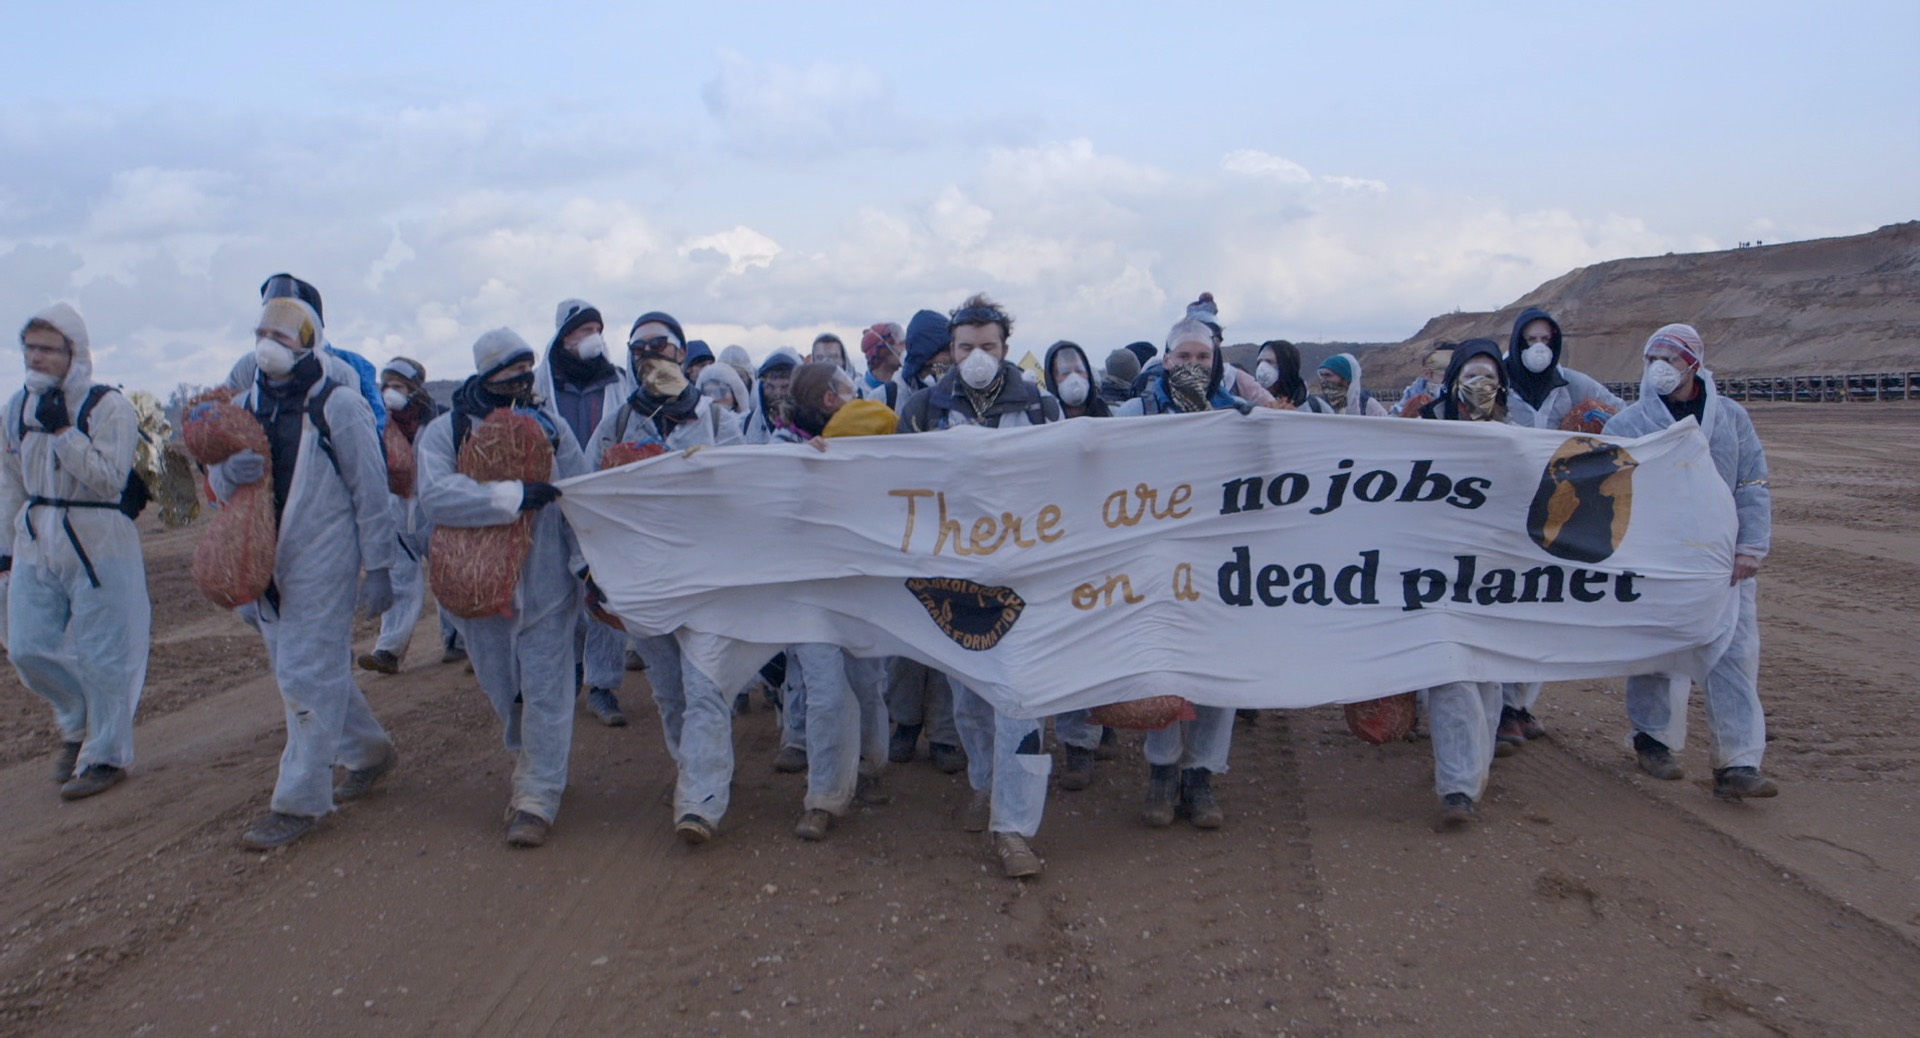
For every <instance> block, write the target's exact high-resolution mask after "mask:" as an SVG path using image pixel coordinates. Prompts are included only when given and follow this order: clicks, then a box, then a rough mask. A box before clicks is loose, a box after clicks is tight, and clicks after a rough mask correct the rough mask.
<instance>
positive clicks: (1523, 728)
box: [1514, 709, 1547, 740]
mask: <svg viewBox="0 0 1920 1038" xmlns="http://www.w3.org/2000/svg"><path fill="white" fill-rule="evenodd" d="M1514 715H1515V716H1516V717H1518V718H1519V719H1520V734H1521V735H1524V736H1526V737H1527V738H1528V739H1529V740H1532V739H1544V738H1546V737H1547V726H1546V725H1544V724H1541V723H1540V719H1539V718H1538V717H1535V716H1533V711H1531V710H1526V709H1521V710H1515V711H1514Z"/></svg>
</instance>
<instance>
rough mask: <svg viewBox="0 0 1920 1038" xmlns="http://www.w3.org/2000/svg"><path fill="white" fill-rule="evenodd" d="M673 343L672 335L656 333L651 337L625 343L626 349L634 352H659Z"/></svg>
mask: <svg viewBox="0 0 1920 1038" xmlns="http://www.w3.org/2000/svg"><path fill="white" fill-rule="evenodd" d="M672 345H674V342H673V336H671V335H656V336H654V337H653V338H651V339H635V340H633V341H632V342H629V343H627V349H630V350H632V351H634V352H635V353H660V352H663V351H665V350H666V349H667V348H668V347H671V346H672Z"/></svg>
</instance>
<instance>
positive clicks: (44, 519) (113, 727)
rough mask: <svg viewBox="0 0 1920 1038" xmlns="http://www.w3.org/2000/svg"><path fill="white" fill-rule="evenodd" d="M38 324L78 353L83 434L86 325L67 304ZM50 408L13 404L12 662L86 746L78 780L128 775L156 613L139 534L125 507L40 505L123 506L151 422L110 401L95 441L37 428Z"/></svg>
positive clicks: (0, 469) (0, 479)
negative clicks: (103, 773)
mask: <svg viewBox="0 0 1920 1038" xmlns="http://www.w3.org/2000/svg"><path fill="white" fill-rule="evenodd" d="M34 316H35V317H36V318H38V319H41V320H44V321H47V322H48V323H50V324H52V325H53V326H54V327H55V328H58V329H59V330H60V333H61V334H62V335H65V336H66V337H67V339H68V340H69V341H70V342H72V344H73V363H72V366H71V367H69V368H68V369H67V374H66V377H65V378H64V379H63V380H62V381H61V383H60V389H61V391H62V392H63V393H64V395H65V399H66V405H67V413H68V421H69V422H72V423H77V422H78V421H79V417H80V408H81V405H82V404H83V403H84V402H85V400H86V399H87V393H88V390H89V389H90V388H91V387H92V385H93V352H92V350H91V348H90V346H89V343H88V339H87V326H86V324H85V322H84V321H82V320H81V318H80V315H79V313H77V312H75V310H74V309H73V307H71V306H68V305H67V304H65V303H58V304H55V305H53V306H51V307H48V308H47V309H45V310H42V311H40V312H39V313H37V314H35V315H34ZM39 406H40V394H39V393H35V392H32V391H31V390H29V389H22V390H21V391H20V392H18V393H15V394H14V395H13V399H12V400H11V401H10V402H9V403H8V406H7V410H6V431H5V434H4V438H5V444H6V451H5V454H4V455H0V515H5V516H6V517H8V518H9V519H11V520H12V524H13V537H12V542H11V543H12V547H11V548H9V549H8V551H9V552H10V554H12V556H13V572H12V577H11V584H12V587H11V592H10V594H9V595H8V596H7V602H6V612H7V628H8V639H9V640H8V644H7V649H8V655H9V656H10V657H11V658H12V659H13V665H14V667H15V669H17V670H18V671H19V672H20V680H21V682H22V683H24V684H25V685H26V686H27V687H28V688H29V689H31V690H32V691H33V692H34V693H35V694H37V695H39V696H40V697H41V698H43V699H45V700H46V701H47V702H48V703H50V704H52V705H53V712H54V718H55V720H56V721H57V722H58V723H59V726H60V736H61V738H62V739H63V740H65V741H67V742H70V743H72V742H77V743H80V744H81V747H80V760H79V767H78V770H80V771H84V770H85V769H86V768H88V767H90V766H92V765H95V764H105V765H111V766H113V767H116V768H126V767H128V766H129V765H131V764H132V763H133V715H134V711H135V710H136V709H137V708H138V707H139V704H140V690H141V688H142V686H144V685H145V684H146V678H147V648H148V642H149V638H150V632H151V623H152V610H153V606H152V600H151V599H149V598H148V597H147V571H146V562H145V560H144V559H143V557H142V556H141V552H140V533H139V531H138V530H136V529H135V528H134V524H133V520H131V519H128V518H127V517H126V516H125V515H124V514H122V513H121V512H120V511H119V509H118V508H117V507H74V506H62V505H58V504H33V503H30V502H33V501H43V502H54V501H69V502H79V501H86V502H104V503H106V504H108V505H109V506H117V505H118V504H119V501H120V492H121V490H122V489H123V488H124V487H125V485H126V482H127V474H128V473H129V472H130V471H132V469H133V461H134V446H135V444H136V443H137V441H138V440H139V437H140V420H139V417H138V416H137V415H136V414H135V412H134V409H133V405H132V404H131V403H129V402H128V401H127V398H126V397H124V396H122V395H120V394H119V393H117V392H114V393H107V394H105V395H104V396H102V397H101V398H100V400H99V402H98V403H97V404H95V405H94V407H93V409H92V412H91V414H90V415H89V416H88V419H87V428H88V431H87V432H86V433H82V432H81V431H80V429H79V426H78V425H77V424H70V425H69V426H68V427H67V428H66V429H65V430H63V431H62V432H60V433H59V434H58V435H50V434H48V433H47V432H46V431H45V430H43V429H42V428H41V427H40V425H39V423H38V421H37V420H36V419H35V418H34V412H35V411H36V410H37V409H38V407H39ZM23 422H24V426H25V430H26V431H25V434H24V435H22V432H21V429H22V424H23ZM76 549H77V550H76ZM81 551H84V552H85V561H83V560H82V556H81V555H80V552H81ZM89 566H91V569H92V573H91V574H89V573H88V568H89Z"/></svg>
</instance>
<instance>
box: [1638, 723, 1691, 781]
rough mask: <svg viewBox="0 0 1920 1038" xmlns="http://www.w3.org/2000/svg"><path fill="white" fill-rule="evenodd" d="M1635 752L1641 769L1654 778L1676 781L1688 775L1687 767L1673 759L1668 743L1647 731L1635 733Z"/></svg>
mask: <svg viewBox="0 0 1920 1038" xmlns="http://www.w3.org/2000/svg"><path fill="white" fill-rule="evenodd" d="M1633 752H1634V754H1635V756H1637V757H1638V758H1639V759H1640V770H1641V771H1644V772H1646V773H1647V774H1649V775H1652V776H1653V777H1654V778H1657V779H1662V780H1664V781H1667V782H1675V781H1678V780H1680V779H1683V778H1686V777H1687V772H1686V769H1685V768H1682V767H1681V766H1680V762H1679V761H1676V760H1674V759H1673V751H1672V750H1669V749H1667V744H1666V743H1663V742H1661V741H1660V740H1658V739H1656V738H1654V737H1653V736H1651V735H1648V734H1647V733H1645V732H1635V733H1633Z"/></svg>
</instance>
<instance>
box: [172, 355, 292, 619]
mask: <svg viewBox="0 0 1920 1038" xmlns="http://www.w3.org/2000/svg"><path fill="white" fill-rule="evenodd" d="M232 395H233V394H232V393H231V392H230V391H228V390H225V389H219V390H215V391H213V392H211V393H207V394H205V395H203V396H200V397H196V398H194V400H192V401H190V402H189V403H188V405H187V416H186V422H185V428H184V429H182V430H181V434H180V435H181V438H182V439H183V440H184V441H185V442H186V445H187V453H189V454H192V455H193V457H194V460H196V461H198V462H200V463H201V464H203V465H217V464H219V463H221V462H223V461H226V460H227V459H228V458H231V457H233V456H234V455H235V454H238V453H240V452H241V451H253V452H254V453H256V454H259V455H260V456H261V457H264V458H266V459H267V475H266V477H265V478H263V479H261V480H260V482H258V483H251V484H248V485H247V486H244V487H240V488H238V489H236V490H235V491H234V492H233V496H232V497H230V498H228V499H227V502H226V505H225V506H224V507H222V508H221V509H220V511H219V513H218V514H216V515H215V516H214V517H213V522H212V523H210V524H208V526H207V532H206V533H203V534H201V535H200V543H199V544H196V545H194V548H193V583H194V585H195V586H196V587H198V588H199V589H200V593H201V594H203V595H205V596H207V598H208V600H210V601H212V602H213V603H214V604H215V605H218V606H221V607H223V608H226V609H233V608H236V607H238V606H243V605H246V604H247V603H248V602H251V601H253V600H254V599H257V598H259V597H260V596H261V595H263V594H265V593H266V590H267V585H268V584H271V583H272V582H273V563H274V550H275V547H276V542H277V541H278V539H279V531H278V530H277V529H276V528H275V526H274V521H273V447H272V446H271V445H270V444H268V443H267V431H266V430H265V429H262V428H261V427H260V422H259V420H258V419H256V418H254V417H253V415H252V414H250V413H248V412H247V410H246V409H245V408H243V407H238V406H236V405H234V404H231V403H229V402H228V400H229V399H230V398H231V397H232Z"/></svg>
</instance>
